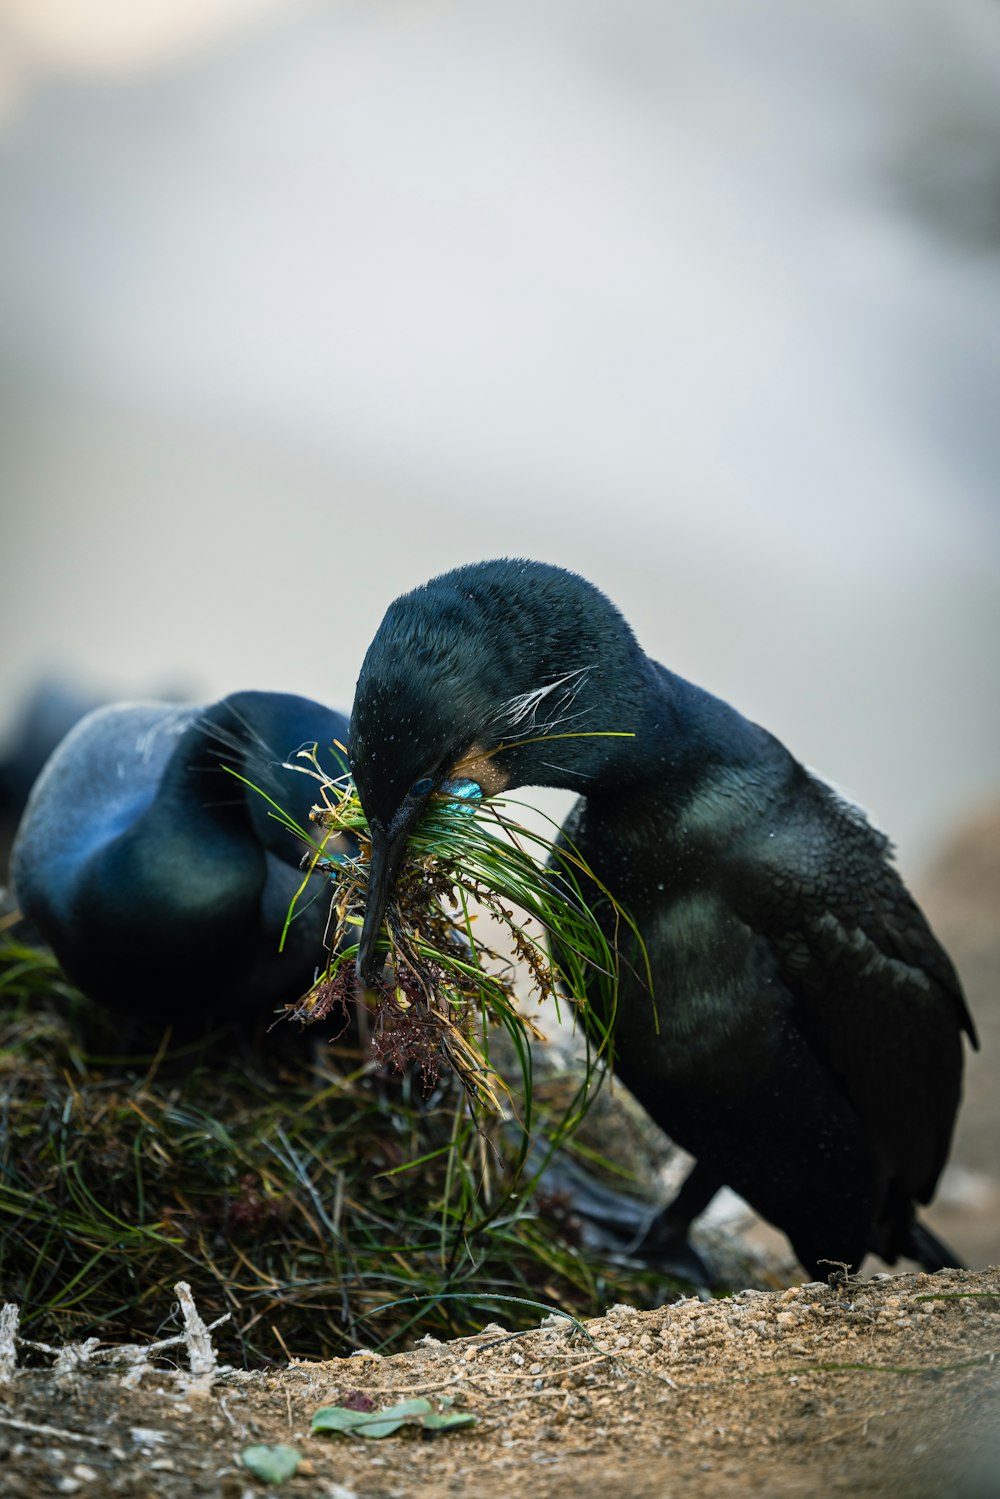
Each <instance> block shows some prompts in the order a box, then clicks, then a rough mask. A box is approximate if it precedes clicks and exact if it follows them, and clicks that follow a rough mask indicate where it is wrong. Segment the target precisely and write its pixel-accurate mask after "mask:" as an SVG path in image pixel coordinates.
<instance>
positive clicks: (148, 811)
mask: <svg viewBox="0 0 1000 1499" xmlns="http://www.w3.org/2000/svg"><path fill="white" fill-rule="evenodd" d="M346 735H347V722H346V720H345V719H344V718H343V717H342V716H341V715H340V714H339V713H335V712H333V711H331V710H330V709H329V708H324V707H323V706H322V705H321V704H319V703H315V702H311V701H310V700H309V699H308V698H302V697H295V696H292V695H290V694H288V693H280V692H237V693H232V694H231V695H230V696H228V697H225V698H223V699H222V700H221V701H220V702H217V703H210V704H200V705H190V704H188V705H184V706H178V705H177V704H173V703H130V704H116V705H112V706H108V707H104V708H99V709H97V710H96V711H95V712H93V713H91V714H89V715H88V716H87V717H86V718H84V719H83V720H82V721H81V722H80V723H78V724H77V725H76V727H75V728H74V729H73V730H71V732H70V733H69V734H68V735H67V737H66V738H65V739H64V740H63V741H62V743H61V744H60V745H59V747H58V748H57V749H56V751H55V753H54V754H53V755H52V757H51V758H50V759H49V761H48V763H47V764H46V766H45V769H44V770H43V772H42V774H41V776H40V777H39V779H38V781H37V782H36V784H35V787H34V789H33V791H32V793H31V796H30V798H29V801H28V805H27V807H26V809H25V812H24V816H23V818H22V820H21V825H20V828H19V830H18V834H17V838H16V840H15V843H14V848H13V852H12V856H11V874H12V878H13V884H14V893H15V897H16V899H17V901H18V904H19V906H20V908H21V910H22V912H23V913H24V915H25V916H26V917H27V918H28V919H29V921H30V922H31V923H32V924H33V925H34V926H35V927H36V928H37V930H38V931H39V932H40V933H41V935H42V936H43V937H44V939H45V940H46V941H47V942H48V943H49V945H50V946H51V947H52V950H53V951H54V953H55V955H56V957H57V958H58V959H59V962H60V964H61V966H62V968H63V969H64V970H65V972H66V974H67V975H68V977H69V978H70V979H72V980H73V982H74V983H75V984H76V985H77V986H78V987H79V988H80V989H82V990H83V992H84V993H85V994H87V995H88V996H89V997H90V998H91V999H93V1000H95V1001H97V1002H98V1003H99V1004H101V1005H104V1006H106V1007H107V1008H108V1009H111V1010H114V1011H116V1012H118V1013H120V1014H123V1015H129V1016H132V1017H136V1018H137V1019H139V1020H142V1021H145V1020H149V1021H157V1022H160V1021H174V1022H179V1023H182V1024H183V1023H190V1022H191V1021H196V1020H199V1019H201V1018H202V1017H206V1018H213V1019H214V1018H222V1017H236V1016H243V1015H251V1014H253V1013H254V1012H255V1011H256V1012H257V1013H259V1012H260V1011H261V1010H262V1009H266V1008H267V1007H268V1006H270V1007H273V1006H275V1005H276V1004H279V1003H280V1002H282V1001H289V1002H290V1001H292V1000H295V999H297V998H299V997H300V995H301V994H302V992H303V991H304V990H305V989H306V988H308V986H309V985H310V984H311V983H312V981H313V976H314V973H315V970H316V969H317V967H320V966H322V964H323V963H324V961H325V959H326V956H327V954H326V951H325V949H324V946H323V936H324V931H325V927H326V922H327V917H328V912H329V904H330V903H329V899H328V898H327V893H326V892H327V890H328V888H329V887H328V885H327V884H326V882H325V881H324V879H323V877H322V876H321V875H313V876H312V880H311V887H310V889H309V890H308V891H307V892H306V893H305V895H304V897H303V898H302V900H300V902H299V904H298V906H297V908H296V909H297V910H298V911H299V913H300V914H299V915H297V916H296V917H295V919H294V920H293V921H292V922H291V925H290V927H289V930H288V934H287V937H286V940H285V944H284V950H283V951H281V952H279V945H280V942H281V935H282V931H283V928H284V925H285V920H286V917H287V914H288V910H289V906H290V903H291V901H292V897H293V895H294V894H295V891H296V890H297V889H298V887H299V886H300V885H301V884H302V881H303V878H304V876H303V873H302V872H301V870H300V868H299V865H300V861H301V859H302V856H303V853H304V847H303V845H302V844H301V843H300V842H299V840H298V839H297V838H296V837H295V836H294V835H293V834H292V833H290V832H289V831H288V830H287V829H285V828H284V827H283V826H282V824H281V822H280V821H279V820H278V819H277V818H276V817H275V816H273V815H272V806H271V805H270V804H269V803H268V801H267V800H266V799H265V798H266V797H270V798H272V800H273V802H274V803H276V804H277V806H279V807H280V808H281V809H282V810H283V811H284V812H286V813H288V814H289V816H291V818H292V819H293V820H294V821H295V822H296V823H297V824H298V825H299V826H300V827H302V828H304V829H307V830H308V827H309V822H308V817H309V810H310V807H311V806H312V805H313V803H315V802H316V801H317V800H318V799H319V787H318V785H317V783H316V781H315V780H314V779H312V778H311V777H310V776H309V775H307V774H304V773H300V772H298V771H295V770H290V769H284V768H283V767H282V762H283V761H285V760H287V759H288V758H289V757H290V756H292V755H294V754H295V753H296V751H297V750H299V749H300V748H302V747H303V746H308V745H311V744H316V745H317V754H318V757H319V763H320V765H321V766H322V768H323V770H324V771H325V772H326V773H327V774H328V775H330V776H331V777H336V776H338V775H341V774H343V771H344V768H345V767H344V765H343V764H342V763H341V761H342V756H341V757H340V758H339V759H338V756H337V753H336V751H335V750H334V748H333V746H334V741H335V740H339V741H341V742H342V743H343V742H344V741H345V739H346ZM297 763H300V764H302V765H303V768H306V765H307V762H304V761H303V762H297ZM227 766H228V767H231V768H232V769H233V770H235V771H237V772H238V773H239V775H241V776H244V777H246V780H247V781H249V782H251V783H252V785H253V786H254V787H256V788H259V791H260V792H263V793H264V795H260V794H258V790H252V789H251V788H250V787H248V786H247V785H245V784H244V783H243V782H242V781H240V780H239V779H237V777H236V776H234V775H230V774H228V773H227V771H226V768H225V767H227Z"/></svg>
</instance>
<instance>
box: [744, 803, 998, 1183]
mask: <svg viewBox="0 0 1000 1499" xmlns="http://www.w3.org/2000/svg"><path fill="white" fill-rule="evenodd" d="M889 856H890V846H889V843H888V840H887V839H886V838H885V837H884V836H883V835H882V834H880V833H878V832H876V831H875V830H874V829H873V828H871V827H870V826H869V825H868V823H867V822H866V821H865V820H864V818H863V816H862V815H861V814H860V813H858V812H857V810H856V809H854V808H850V807H847V806H845V805H844V804H843V803H842V802H840V800H839V799H838V798H837V797H836V796H835V795H834V794H833V793H832V792H828V790H827V788H826V787H824V786H822V785H821V784H819V783H816V782H812V783H811V788H810V789H809V790H808V792H807V794H805V795H804V796H803V797H802V798H801V799H799V800H798V802H797V805H796V806H795V807H794V808H793V811H792V815H791V816H789V817H787V818H782V819H781V820H780V821H778V822H776V824H775V826H774V827H773V828H772V829H768V830H766V831H765V833H764V836H763V837H762V838H760V839H755V840H754V841H753V847H752V848H751V849H750V850H749V851H747V850H744V851H743V854H742V856H741V857H740V859H739V861H738V862H739V864H740V866H741V868H740V875H739V878H737V879H736V880H735V881H734V883H733V888H732V890H731V892H730V895H731V899H732V900H733V903H734V905H735V906H736V908H737V910H738V912H739V914H740V916H741V917H742V919H743V920H745V921H746V922H747V923H748V924H749V925H750V926H751V927H752V928H753V929H754V930H755V931H757V932H758V933H759V934H760V935H761V936H762V937H764V938H766V940H767V942H768V944H769V946H770V949H771V951H772V953H773V954H774V957H775V960H776V962H777V965H778V970H779V973H780V976H781V980H782V982H783V984H784V985H785V986H786V988H787V989H788V990H789V991H790V992H791V993H792V994H793V996H794V997H795V1000H796V1002H797V1005H798V1007H799V1015H800V1021H801V1024H802V1027H803V1030H804V1031H805V1032H806V1034H807V1035H808V1036H809V1038H810V1039H811V1041H812V1043H813V1045H814V1046H815V1047H816V1049H817V1050H818V1051H819V1052H820V1054H821V1055H823V1056H824V1057H825V1058H826V1060H827V1062H828V1063H829V1065H830V1067H831V1068H832V1069H833V1071H834V1072H835V1073H836V1074H837V1075H838V1076H839V1077H840V1079H841V1080H842V1082H843V1084H844V1086H845V1088H846V1090H847V1093H848V1095H849V1097H850V1098H851V1100H852V1102H853V1103H854V1105H855V1107H856V1108H857V1109H858V1111H859V1113H860V1114H861V1115H862V1117H863V1118H864V1119H865V1120H866V1122H867V1123H868V1126H869V1128H870V1130H871V1131H872V1133H873V1136H874V1138H875V1139H876V1140H877V1141H878V1142H879V1143H880V1146H881V1149H882V1151H883V1153H884V1156H885V1160H886V1165H887V1166H888V1167H889V1169H890V1174H891V1175H892V1177H893V1179H894V1180H895V1182H896V1183H897V1185H898V1187H899V1188H900V1190H901V1191H902V1192H904V1193H905V1194H906V1195H908V1196H912V1197H915V1198H917V1200H919V1201H924V1202H925V1201H927V1200H929V1198H930V1196H931V1195H932V1194H933V1191H934V1187H935V1185H936V1182H937V1178H938V1176H939V1174H940V1171H941V1168H942V1167H943V1165H944V1162H945V1158H946V1156H947V1153H948V1147H949V1144H950V1140H951V1130H952V1125H953V1122H954V1117H955V1111H956V1109H957V1107H958V1099H959V1094H960V1088H961V1072H962V1055H961V1053H962V1048H961V1032H962V1031H963V1030H964V1031H965V1032H966V1033H967V1034H968V1036H969V1038H970V1040H971V1041H972V1043H973V1045H975V1044H976V1037H975V1030H974V1027H973V1024H972V1019H971V1017H970V1015H969V1012H968V1009H967V1008H966V1004H965V999H964V997H963V995H962V990H961V985H960V983H959V980H958V976H957V974H956V973H955V970H954V968H953V966H952V964H951V962H950V960H949V958H948V956H947V954H946V953H945V952H944V950H943V948H942V947H941V946H940V944H939V943H938V941H937V939H936V938H935V936H934V934H933V932H932V931H931V929H930V927H929V926H928V924H927V922H926V920H925V919H924V917H923V915H922V913H921V911H920V910H919V908H918V907H917V905H916V903H915V902H914V901H913V899H912V897H911V896H910V894H909V892H908V891H907V889H906V887H905V886H904V884H903V882H902V880H901V879H900V877H899V875H898V874H897V872H896V870H895V869H894V868H893V866H892V864H891V863H890V862H889Z"/></svg>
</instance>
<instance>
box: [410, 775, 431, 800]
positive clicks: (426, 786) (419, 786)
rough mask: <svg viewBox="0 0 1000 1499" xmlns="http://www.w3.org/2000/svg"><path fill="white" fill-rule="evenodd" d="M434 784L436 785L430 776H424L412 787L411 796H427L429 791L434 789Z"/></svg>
mask: <svg viewBox="0 0 1000 1499" xmlns="http://www.w3.org/2000/svg"><path fill="white" fill-rule="evenodd" d="M433 786H434V782H433V781H432V780H431V778H430V776H424V777H423V778H422V779H421V780H419V781H418V782H417V783H416V785H415V786H414V787H413V788H412V790H411V791H410V795H411V796H426V795H427V793H428V791H430V790H432V789H433Z"/></svg>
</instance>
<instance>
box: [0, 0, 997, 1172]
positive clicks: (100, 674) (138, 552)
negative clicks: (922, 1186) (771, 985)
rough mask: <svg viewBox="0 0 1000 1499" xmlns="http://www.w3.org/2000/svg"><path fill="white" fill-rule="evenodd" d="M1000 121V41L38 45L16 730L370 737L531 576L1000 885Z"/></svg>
mask: <svg viewBox="0 0 1000 1499" xmlns="http://www.w3.org/2000/svg"><path fill="white" fill-rule="evenodd" d="M998 77H1000V5H998V4H997V3H996V0H882V3H881V4H880V5H878V6H871V5H870V4H865V3H861V0H816V3H814V4H812V5H810V6H808V7H802V6H801V5H799V4H797V3H795V0H756V3H753V4H749V5H748V4H747V3H746V0H702V3H701V4H698V5H690V4H685V3H681V0H530V3H527V0H505V3H503V4H501V3H499V0H341V3H337V0H327V3H316V0H298V3H296V0H87V3H86V4H84V3H83V0H0V494H2V496H3V505H4V517H5V523H4V536H5V545H4V547H3V564H2V565H3V579H2V588H0V609H2V611H3V617H2V623H3V629H4V638H5V639H6V640H7V642H8V648H7V650H6V651H4V652H3V653H2V655H0V727H2V723H3V722H7V723H8V724H11V723H13V720H14V718H15V715H16V712H17V709H18V704H19V703H20V702H21V701H22V700H23V697H24V695H25V693H26V692H27V691H28V690H29V688H30V687H31V685H32V684H33V683H34V682H35V681H36V680H37V679H38V678H39V676H41V675H42V674H48V675H53V674H55V675H59V676H61V677H63V678H65V679H67V680H68V681H70V682H71V683H74V684H77V685H78V686H79V687H80V688H81V689H83V690H85V691H88V692H89V691H93V692H95V693H108V694H110V695H133V696H134V695H139V694H141V695H149V694H150V693H153V694H156V693H160V692H162V691H164V690H166V689H170V690H179V691H182V692H186V693H187V694H189V695H191V696H198V695H205V696H216V695H220V694H222V693H224V692H226V691H229V690H231V689H234V688H238V687H244V686H256V687H275V688H284V689H287V690H292V691H300V692H304V693H306V694H308V695H310V696H313V697H317V698H319V699H322V700H324V701H327V702H329V703H330V704H332V705H336V706H340V707H342V708H345V709H346V708H348V707H349V706H350V702H351V698H352V694H353V685H354V681H355V677H356V675H357V670H358V667H359V665H360V662H361V658H362V655H363V653H364V650H365V647H366V645H367V643H368V641H369V639H370V638H371V635H372V634H373V632H374V630H375V628H376V626H377V624H378V622H379V620H380V618H381V616H382V613H383V611H384V609H385V607H386V605H387V603H388V602H389V601H390V600H391V599H392V598H393V597H394V596H395V595H396V594H398V593H399V592H401V591H403V590H404V589H406V588H409V587H411V586H413V585H415V584H417V583H419V582H421V581H423V580H424V579H426V578H427V577H428V576H430V575H431V574H433V573H435V572H440V571H443V570H444V569H446V568H448V567H451V566H454V565H455V564H457V563H459V562H462V561H467V560H474V559H478V558H481V557H486V556H497V555H527V556H533V557H537V558H542V559H545V560H548V561H551V562H555V563H559V564H562V565H565V566H569V567H571V568H574V569H576V570H578V571H580V572H582V573H584V574H585V575H586V576H588V577H589V578H591V579H592V580H593V581H594V582H596V583H598V584H599V585H600V586H601V587H602V588H604V590H605V591H606V592H608V593H609V594H610V595H611V596H612V597H613V598H614V599H615V600H616V602H617V603H618V604H619V605H620V606H621V607H622V609H623V610H624V612H625V614H626V615H627V616H628V618H629V619H630V620H631V621H632V623H633V625H634V626H635V628H636V630H637V632H638V634H639V638H640V640H641V641H642V643H643V645H644V646H645V648H646V649H647V650H648V651H649V653H650V654H651V655H653V656H654V657H656V658H657V659H659V660H662V661H663V662H665V663H666V664H667V665H669V666H670V667H672V668H673V669H674V670H676V671H679V672H680V673H682V674H683V675H686V676H689V677H691V678H692V679H694V680H696V681H698V682H700V683H701V684H702V685H704V686H706V687H709V688H710V689H712V690H713V691H715V692H717V693H719V694H721V695H722V696H723V697H725V698H727V699H729V700H730V701H732V702H734V703H735V704H736V705H737V706H738V707H740V708H741V709H742V710H743V711H744V712H746V713H747V714H748V715H749V716H750V717H752V718H755V719H757V720H759V721H761V722H763V723H764V724H766V725H767V726H768V727H769V728H771V729H772V730H774V731H775V732H776V733H778V734H779V736H780V737H781V738H783V739H784V740H785V741H786V743H787V744H788V745H789V746H790V747H791V748H792V749H793V751H795V752H796V753H797V754H798V755H799V756H800V757H801V758H803V759H804V760H805V761H807V763H809V764H812V765H814V766H816V767H817V768H819V769H821V770H822V771H824V772H825V773H826V774H827V775H829V776H830V777H831V778H833V779H834V780H835V781H836V782H838V783H839V784H840V785H842V786H844V787H846V788H848V789H849V790H850V791H851V792H852V793H853V794H854V795H855V796H856V797H857V798H858V799H859V800H860V801H861V802H862V803H863V804H864V805H865V806H867V807H868V809H869V810H870V812H871V814H872V816H873V818H874V820H875V821H876V822H878V823H879V824H881V825H883V826H885V827H886V828H888V829H889V830H890V831H891V832H892V834H893V836H894V837H895V839H896V840H897V843H898V846H899V854H900V862H901V865H902V867H903V871H904V874H905V875H906V876H907V877H908V878H909V879H910V880H911V881H912V882H914V883H915V884H916V885H917V886H918V889H920V888H922V889H925V890H927V891H933V889H935V888H937V884H936V882H938V883H939V877H940V872H941V870H942V869H944V868H945V867H946V865H947V862H948V860H949V859H951V858H952V857H953V854H954V848H955V847H956V846H957V845H956V844H955V838H956V837H957V838H958V839H959V842H961V840H962V839H965V840H966V842H968V841H969V840H970V839H971V845H970V846H972V847H973V849H974V850H977V851H978V852H974V855H973V857H974V858H980V859H986V862H987V864H989V861H990V859H991V858H992V859H993V860H994V862H993V863H992V864H990V865H989V867H990V868H991V869H992V870H993V871H994V874H995V871H996V862H995V857H996V854H995V851H996V839H997V829H998V826H1000V825H998V823H997V819H996V818H995V817H993V819H992V821H991V820H990V818H991V815H992V814H991V812H990V808H991V807H992V806H995V805H996V804H997V799H998V798H1000V768H998V764H997V745H998V740H1000V735H998V717H1000V691H998V686H1000V683H998V660H1000V651H998V639H1000V630H998V625H1000V505H998V495H997V491H998V481H1000V409H998V407H1000V89H998V88H997V78H998ZM990 828H992V829H993V832H992V833H989V831H988V830H989V829H990ZM970 829H971V831H970ZM984 830H985V831H984ZM991 838H992V840H993V841H992V842H990V841H989V840H990V839H991ZM984 839H986V842H985V843H984V842H983V840H984ZM963 846H964V845H963ZM984 849H985V850H986V852H985V853H984ZM990 850H993V853H990ZM942 861H943V862H942ZM962 867H963V869H965V868H966V866H964V865H963V866H962ZM962 878H967V875H965V874H963V876H962ZM968 883H969V889H970V891H972V893H973V896H974V898H975V899H976V900H978V901H979V902H980V904H981V905H982V910H983V915H982V919H981V922H980V927H979V928H977V930H978V931H980V939H981V942H982V943H986V946H987V947H988V946H989V941H993V944H994V945H993V947H992V948H990V949H989V951H990V952H991V953H992V954H993V956H992V957H991V958H988V960H984V961H987V967H988V973H989V975H990V977H989V982H988V983H987V981H986V980H985V979H982V978H980V979H977V980H975V981H974V982H975V987H976V990H977V993H976V994H974V995H973V1003H974V1006H977V1005H979V1006H980V1008H981V1005H982V1003H983V1001H982V999H981V996H979V994H978V990H979V989H980V988H982V989H983V993H984V994H985V993H986V991H987V990H988V991H989V993H991V994H992V993H994V992H995V979H996V977H997V974H998V972H1000V966H998V964H997V962H996V944H995V934H996V927H995V917H996V914H997V906H996V904H994V901H995V900H996V901H997V903H998V904H1000V879H994V880H993V884H992V885H990V883H989V879H987V880H986V883H985V885H984V883H983V880H982V879H978V878H977V879H969V881H968ZM945 885H946V886H947V888H946V889H945V893H944V895H943V896H941V895H939V897H938V907H939V909H941V910H945V909H946V908H947V902H948V899H950V896H949V894H948V891H950V890H952V889H953V888H954V879H953V880H952V882H951V885H948V882H947V879H946V880H945ZM984 890H986V891H987V892H991V893H989V895H988V896H984V894H983V892H984ZM942 901H943V904H942ZM962 909H963V910H967V903H966V906H965V907H962ZM932 914H934V913H933V912H932ZM961 919H963V920H964V919H965V917H962V918H961ZM977 919H978V918H977ZM984 933H985V935H983V934H984ZM991 934H992V935H991ZM945 935H947V934H945ZM980 939H977V940H980ZM984 951H985V948H984ZM989 963H992V964H993V967H992V968H989V966H988V965H989ZM973 966H974V964H973V962H972V960H969V970H970V971H971V969H972V967H973ZM963 971H965V970H963ZM984 1077H985V1074H984ZM983 1086H984V1087H985V1086H986V1084H985V1083H984V1084H983ZM990 1128H991V1129H992V1128H993V1126H992V1125H991V1126H990ZM984 1138H985V1137H984ZM988 1138H989V1141H990V1144H989V1146H988V1147H987V1145H985V1144H984V1147H983V1149H984V1151H985V1156H986V1157H987V1158H988V1157H989V1156H990V1151H993V1152H994V1155H993V1158H994V1159H995V1151H996V1144H997V1134H996V1132H994V1133H993V1134H992V1135H990V1136H989V1137H988Z"/></svg>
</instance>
